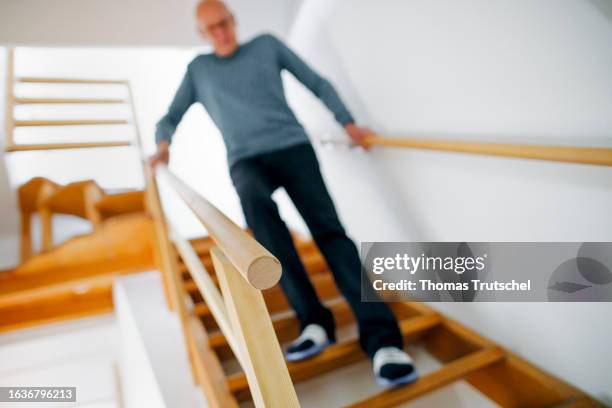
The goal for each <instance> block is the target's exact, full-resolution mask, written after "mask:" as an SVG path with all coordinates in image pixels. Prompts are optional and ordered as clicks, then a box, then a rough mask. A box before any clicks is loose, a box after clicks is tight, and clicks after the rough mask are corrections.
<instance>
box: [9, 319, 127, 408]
mask: <svg viewBox="0 0 612 408" xmlns="http://www.w3.org/2000/svg"><path fill="white" fill-rule="evenodd" d="M116 335H117V327H116V322H115V319H114V317H113V316H111V315H104V316H97V317H91V318H84V319H77V320H72V321H69V322H63V323H58V324H51V325H45V326H40V327H35V328H30V329H25V330H18V331H13V332H9V333H3V334H2V335H0V361H2V365H0V386H2V387H9V386H13V387H15V386H36V385H40V386H43V385H44V386H55V387H77V401H78V406H79V407H84V408H87V407H100V408H101V407H105V408H114V407H119V406H121V404H120V403H119V401H120V396H119V390H118V389H117V378H116V375H117V369H116V366H115V361H116V357H117V341H116V340H117V339H116ZM22 405H23V404H17V403H15V404H9V403H3V404H2V406H7V407H8V406H10V407H19V406H22ZM44 405H45V406H49V407H65V406H67V404H65V403H47V404H44Z"/></svg>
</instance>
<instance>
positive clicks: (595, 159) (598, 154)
mask: <svg viewBox="0 0 612 408" xmlns="http://www.w3.org/2000/svg"><path fill="white" fill-rule="evenodd" d="M365 143H366V144H367V145H368V146H386V147H405V148H414V149H427V150H436V151H445V152H459V153H472V154H481V155H488V156H503V157H517V158H523V159H537V160H546V161H555V162H564V163H582V164H594V165H600V166H612V148H606V147H578V146H547V145H529V144H510V143H488V142H468V141H454V140H432V139H416V138H390V137H378V136H369V137H367V138H366V139H365Z"/></svg>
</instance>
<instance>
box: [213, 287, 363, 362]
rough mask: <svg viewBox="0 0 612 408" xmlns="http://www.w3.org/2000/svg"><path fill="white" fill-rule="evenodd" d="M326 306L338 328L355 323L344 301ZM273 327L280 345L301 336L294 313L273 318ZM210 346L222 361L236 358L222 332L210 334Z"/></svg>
mask: <svg viewBox="0 0 612 408" xmlns="http://www.w3.org/2000/svg"><path fill="white" fill-rule="evenodd" d="M326 306H327V307H328V308H329V309H330V310H331V312H332V313H333V315H334V321H335V322H336V327H343V326H346V325H349V324H351V323H354V318H353V314H352V312H351V309H350V307H349V305H348V303H346V301H345V300H344V299H342V298H336V299H333V300H332V301H330V302H326ZM272 326H273V327H274V331H275V332H276V337H277V338H278V341H279V342H280V343H284V342H286V341H289V340H292V339H294V338H296V337H297V336H298V335H299V322H298V320H297V317H296V316H295V313H293V312H290V313H283V314H282V315H276V316H272ZM209 345H210V347H211V348H212V349H214V350H215V351H216V353H217V356H218V357H219V359H220V360H228V359H231V358H234V355H233V353H232V351H231V349H230V347H229V344H228V343H227V339H226V338H225V336H224V335H223V333H221V332H220V331H216V332H214V333H211V334H210V336H209Z"/></svg>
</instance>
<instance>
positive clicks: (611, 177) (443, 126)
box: [289, 0, 612, 402]
mask: <svg viewBox="0 0 612 408" xmlns="http://www.w3.org/2000/svg"><path fill="white" fill-rule="evenodd" d="M596 6H597V7H596ZM304 7H305V8H304V9H303V14H300V16H298V20H297V21H298V23H299V24H296V26H295V31H294V32H292V34H291V37H290V38H291V39H292V43H293V44H294V45H295V46H296V47H297V48H298V50H299V52H300V53H301V54H302V55H304V56H305V57H306V58H307V59H308V60H309V61H310V62H311V63H312V64H313V65H315V66H316V67H317V68H319V69H320V70H322V72H324V73H325V74H327V75H328V76H329V77H331V78H332V80H333V82H334V83H336V84H337V85H338V87H339V89H340V91H341V93H342V94H343V96H344V97H345V99H346V100H347V101H348V102H349V105H351V106H352V107H353V108H354V111H355V113H356V116H357V117H358V118H359V120H360V121H361V122H362V123H364V124H367V125H369V126H371V127H373V128H374V129H375V130H377V131H379V132H381V133H384V134H391V135H397V136H402V135H406V136H420V137H431V138H435V137H440V138H453V139H476V140H486V141H492V140H494V141H497V140H507V141H512V142H517V143H540V142H543V143H550V144H553V143H559V144H569V145H601V146H608V147H610V146H612V115H610V112H611V111H612V76H610V74H609V73H610V72H612V23H611V21H610V14H608V13H607V12H608V11H610V10H609V9H610V8H609V7H607V8H606V3H605V2H589V1H578V0H562V1H559V0H554V1H553V0H546V1H544V0H542V1H512V2H510V1H502V0H493V1H491V0H469V1H464V2H455V1H452V0H436V1H430V0H419V1H417V0H415V1H409V2H407V1H400V0H383V1H378V2H368V1H365V0H363V1H362V0H359V1H348V0H344V1H342V0H340V1H336V2H326V1H322V0H311V1H309V2H306V4H305V6H304ZM303 16H306V17H304V19H305V21H302V22H301V23H300V20H301V19H302V17H303ZM289 82H290V83H292V81H289ZM290 94H291V101H292V104H293V106H294V107H295V108H296V109H297V110H298V111H299V113H300V117H301V118H302V120H303V121H304V122H305V124H306V125H307V126H308V128H309V129H310V130H311V133H312V134H313V135H314V136H321V135H325V134H329V133H331V134H334V135H337V134H339V132H340V130H339V129H338V128H337V126H336V125H335V124H333V121H332V120H331V118H330V116H329V115H328V113H327V112H325V111H324V109H323V108H321V107H320V105H319V104H318V103H315V102H314V101H313V98H312V97H311V96H309V95H308V94H307V93H306V92H304V91H303V89H300V87H298V86H291V89H290ZM319 155H320V158H321V160H322V162H323V168H324V170H325V175H326V178H327V181H328V183H329V185H330V188H331V190H332V193H333V196H334V198H335V200H336V202H337V205H338V207H339V209H340V213H341V216H342V217H343V219H344V221H345V222H346V224H347V227H348V229H349V231H350V232H351V233H352V234H353V236H354V237H355V238H357V240H360V241H376V240H380V241H393V240H399V241H404V240H406V241H411V240H414V241H428V240H431V241H610V240H612V216H611V215H610V208H612V189H611V188H612V169H611V168H605V167H597V166H583V165H571V164H557V163H544V162H538V161H528V160H520V159H501V158H490V157H478V156H470V155H460V154H451V153H436V152H424V151H416V150H394V149H386V150H385V149H375V150H374V151H372V152H371V153H369V154H368V155H365V154H361V153H358V152H352V151H347V150H343V149H335V150H328V149H319ZM364 214H367V217H364ZM435 306H436V307H439V308H441V309H442V310H443V311H444V312H446V313H448V314H449V315H451V316H453V317H455V318H457V319H459V320H461V321H462V322H464V323H465V324H467V325H469V326H472V327H474V328H476V329H478V330H479V331H480V332H482V333H485V334H486V335H488V336H490V337H492V338H493V339H495V340H497V341H499V342H500V343H502V344H504V345H506V346H508V347H510V348H511V349H513V350H515V351H517V352H518V353H519V354H521V355H523V356H525V357H527V358H528V359H530V360H531V361H533V362H535V363H536V364H538V365H540V366H542V367H543V368H545V369H547V370H549V371H551V372H553V373H555V374H557V375H558V376H560V377H561V378H564V379H565V380H567V381H570V382H572V383H574V384H576V385H578V386H579V387H581V388H582V389H584V390H585V391H587V392H589V393H591V394H592V395H594V396H596V397H598V398H601V399H603V400H607V401H608V402H612V394H610V390H611V389H612V377H610V375H609V367H610V366H611V364H612V357H611V356H610V354H609V352H608V349H609V344H610V343H611V342H612V326H611V325H610V324H609V323H607V322H608V321H609V319H610V316H611V315H612V304H606V303H601V304H544V303H534V304H504V303H497V304H436V305H435Z"/></svg>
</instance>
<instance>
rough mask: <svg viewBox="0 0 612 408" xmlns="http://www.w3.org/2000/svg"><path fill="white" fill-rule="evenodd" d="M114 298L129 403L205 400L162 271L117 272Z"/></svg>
mask: <svg viewBox="0 0 612 408" xmlns="http://www.w3.org/2000/svg"><path fill="white" fill-rule="evenodd" d="M113 304H114V307H115V315H116V316H117V324H118V330H119V333H120V344H119V356H120V357H119V367H120V371H121V376H120V378H121V389H122V391H123V403H124V406H125V407H126V408H132V407H133V408H139V407H143V406H146V407H151V408H153V407H155V408H166V407H167V408H172V407H184V408H196V407H204V406H206V405H205V404H204V403H202V401H203V395H200V397H201V398H200V399H198V397H197V394H202V392H201V390H200V389H199V388H197V387H196V386H195V385H194V378H193V374H192V370H191V365H190V362H189V356H188V351H187V347H186V343H185V339H184V337H183V331H182V327H181V322H180V320H179V318H178V316H177V314H176V313H174V312H171V311H170V310H168V307H167V303H166V298H165V296H164V293H163V287H162V281H161V276H160V273H159V272H158V271H150V272H144V273H139V274H136V275H131V276H123V277H120V278H118V279H117V280H116V281H115V284H114V285H113Z"/></svg>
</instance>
